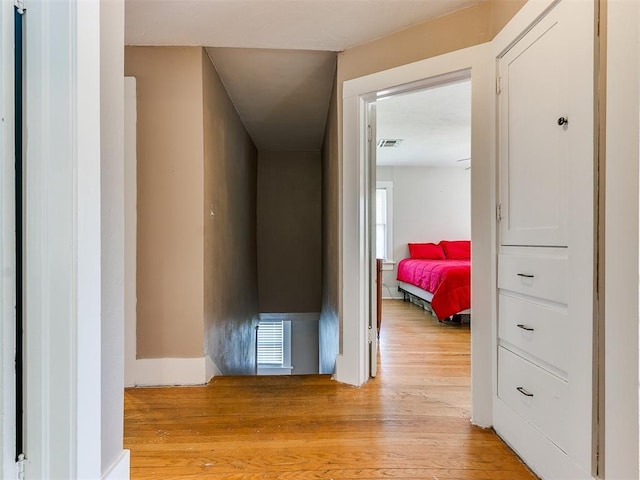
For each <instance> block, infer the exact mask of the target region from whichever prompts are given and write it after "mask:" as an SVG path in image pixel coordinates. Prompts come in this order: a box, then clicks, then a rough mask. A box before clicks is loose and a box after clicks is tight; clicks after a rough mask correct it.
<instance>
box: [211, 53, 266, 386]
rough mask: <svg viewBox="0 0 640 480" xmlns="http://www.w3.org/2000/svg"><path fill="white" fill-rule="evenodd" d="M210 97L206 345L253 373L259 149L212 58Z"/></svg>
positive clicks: (226, 368)
mask: <svg viewBox="0 0 640 480" xmlns="http://www.w3.org/2000/svg"><path fill="white" fill-rule="evenodd" d="M201 62H202V74H203V96H204V206H205V208H204V212H202V210H201V211H200V213H201V214H203V216H204V320H205V321H204V328H205V334H204V340H205V353H207V354H208V355H209V356H210V357H211V358H212V360H213V361H214V363H215V364H216V366H217V367H218V368H219V369H220V370H221V371H222V373H224V374H246V373H253V369H254V360H255V358H254V357H255V350H254V348H255V347H254V333H255V330H254V327H255V325H257V322H258V281H257V254H256V251H257V245H256V189H257V173H256V169H257V152H256V148H255V146H254V145H253V142H252V140H251V138H250V137H249V135H248V134H247V132H246V130H245V128H244V126H243V124H242V122H241V121H240V117H239V116H238V114H237V112H236V110H235V107H234V106H233V104H232V103H231V100H230V99H229V97H228V95H227V92H226V90H225V88H224V86H223V84H222V82H221V80H220V77H219V76H218V74H217V72H216V70H215V68H214V66H213V64H212V63H211V60H210V59H209V57H208V56H207V54H206V52H205V51H204V50H202V55H201Z"/></svg>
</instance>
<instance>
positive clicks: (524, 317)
mask: <svg viewBox="0 0 640 480" xmlns="http://www.w3.org/2000/svg"><path fill="white" fill-rule="evenodd" d="M498 304H499V308H498V311H499V312H500V316H499V318H498V334H499V336H500V338H501V339H502V340H505V341H507V342H509V343H511V344H512V345H515V346H516V347H518V348H521V349H522V350H524V351H525V352H527V353H530V354H531V355H533V356H535V357H538V358H539V359H540V360H542V361H544V362H546V363H548V364H550V365H553V366H554V367H556V368H558V369H560V370H562V371H563V372H566V371H567V356H568V354H569V352H568V351H567V345H568V344H569V341H568V340H569V338H568V336H569V315H568V312H567V310H566V309H563V308H562V307H558V308H553V307H549V306H546V305H541V304H539V303H536V302H535V301H530V300H526V299H522V298H516V297H513V296H511V295H508V294H504V293H501V294H500V295H499V297H498Z"/></svg>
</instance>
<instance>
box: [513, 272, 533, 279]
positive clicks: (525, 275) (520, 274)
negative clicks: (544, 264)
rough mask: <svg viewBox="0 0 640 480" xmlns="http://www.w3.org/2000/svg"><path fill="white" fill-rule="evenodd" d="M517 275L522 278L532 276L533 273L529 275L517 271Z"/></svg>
mask: <svg viewBox="0 0 640 480" xmlns="http://www.w3.org/2000/svg"><path fill="white" fill-rule="evenodd" d="M517 275H518V276H519V277H523V278H533V277H534V276H535V275H531V274H529V273H518V274H517Z"/></svg>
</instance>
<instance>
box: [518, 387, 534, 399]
mask: <svg viewBox="0 0 640 480" xmlns="http://www.w3.org/2000/svg"><path fill="white" fill-rule="evenodd" d="M516 390H518V391H519V392H520V393H521V394H523V395H524V396H525V397H533V393H531V392H528V391H527V390H526V389H525V388H524V387H516Z"/></svg>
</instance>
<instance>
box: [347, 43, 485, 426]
mask: <svg viewBox="0 0 640 480" xmlns="http://www.w3.org/2000/svg"><path fill="white" fill-rule="evenodd" d="M490 53H491V49H490V46H489V44H483V45H477V46H474V47H470V48H466V49H463V50H459V51H456V52H452V53H448V54H446V55H441V56H438V57H434V58H430V59H427V60H423V61H420V62H415V63H412V64H409V65H404V66H401V67H397V68H393V69H391V70H387V71H384V72H378V73H375V74H372V75H367V76H365V77H361V78H357V79H354V80H349V81H347V82H345V83H344V85H343V97H344V98H343V134H342V138H343V145H342V149H343V159H342V199H343V208H342V213H343V217H342V239H341V242H342V259H343V261H342V272H341V274H342V282H343V289H342V325H343V345H344V346H345V348H344V349H343V351H342V354H341V355H338V357H337V359H336V375H335V377H336V379H337V380H338V381H341V382H344V383H349V384H352V385H361V384H362V383H364V382H365V381H367V377H366V344H367V336H366V330H367V318H368V317H367V315H368V308H369V306H368V302H367V296H366V291H367V290H366V289H367V287H368V286H366V285H363V283H364V282H365V281H366V278H367V277H366V275H365V272H366V262H367V259H366V253H365V252H364V245H365V242H364V237H365V232H364V220H365V219H364V214H363V212H362V211H361V205H363V204H364V199H365V195H366V194H367V192H365V191H364V186H365V183H364V178H363V175H362V172H364V171H365V168H364V166H365V162H366V158H365V152H366V149H365V145H364V143H363V139H365V138H366V135H363V132H364V129H363V127H362V125H363V121H364V119H365V112H364V102H365V97H367V95H368V94H371V93H372V92H380V91H382V90H389V89H391V90H393V89H398V88H399V86H402V85H407V84H411V83H414V82H420V81H424V80H425V79H433V80H432V81H433V82H437V83H438V84H441V83H448V82H450V81H453V80H455V79H458V78H460V77H461V76H462V75H464V76H466V77H468V75H469V73H468V72H469V71H471V79H472V125H473V128H472V139H471V151H472V156H473V161H474V165H475V166H477V167H478V168H474V169H472V171H471V203H472V208H473V212H472V213H473V215H472V237H473V242H472V245H473V247H472V248H473V249H474V251H473V252H474V253H473V255H472V258H473V259H474V260H473V268H472V292H474V293H473V298H472V303H473V311H474V321H473V325H472V328H471V337H472V340H471V342H472V389H473V413H472V421H473V422H474V423H476V424H478V425H481V426H490V425H491V423H492V397H493V392H492V390H493V389H492V385H493V382H492V359H493V357H494V356H495V355H494V352H495V325H494V324H495V300H494V297H495V265H494V264H493V263H494V262H492V260H491V259H493V258H495V253H496V252H495V215H494V212H495V179H494V177H493V172H495V167H494V155H493V153H494V145H493V144H492V140H491V139H492V138H494V126H493V123H492V119H493V118H494V117H493V116H494V111H493V109H492V108H491V105H493V103H491V100H492V98H493V97H492V96H491V92H492V91H493V90H492V88H491V86H492V85H493V84H492V83H491V80H492V76H491V75H492V70H491V68H490V58H491V55H490ZM434 77H437V78H434ZM483 259H484V260H483Z"/></svg>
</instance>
